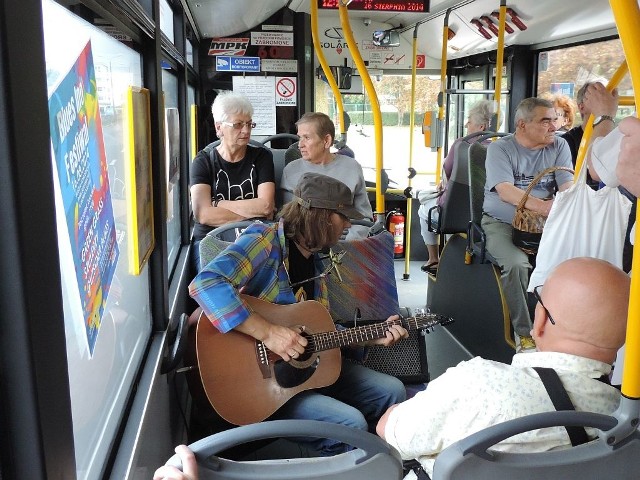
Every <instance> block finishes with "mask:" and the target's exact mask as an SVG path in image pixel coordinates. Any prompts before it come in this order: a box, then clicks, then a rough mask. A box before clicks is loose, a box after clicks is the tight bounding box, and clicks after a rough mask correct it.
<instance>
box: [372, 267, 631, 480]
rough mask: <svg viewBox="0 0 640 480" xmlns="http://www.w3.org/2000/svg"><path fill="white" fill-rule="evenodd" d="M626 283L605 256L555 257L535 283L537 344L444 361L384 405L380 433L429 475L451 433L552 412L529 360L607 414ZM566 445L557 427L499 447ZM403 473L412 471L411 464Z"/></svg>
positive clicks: (579, 403) (577, 402)
mask: <svg viewBox="0 0 640 480" xmlns="http://www.w3.org/2000/svg"><path fill="white" fill-rule="evenodd" d="M629 283H630V280H629V277H628V276H627V275H626V274H625V273H624V272H623V271H622V270H620V269H618V268H616V267H614V266H613V265H611V264H610V263H608V262H605V261H603V260H597V259H593V258H574V259H571V260H567V261H565V262H563V263H561V264H560V265H559V266H558V267H556V268H555V269H554V270H553V271H552V272H551V273H550V275H549V277H548V278H547V281H546V283H545V284H544V287H537V288H536V294H537V295H538V299H539V301H538V305H537V306H536V310H535V317H534V323H533V329H532V330H531V335H532V337H533V338H534V340H535V342H536V345H537V351H535V352H532V353H518V354H516V355H514V356H513V361H512V363H511V365H507V364H504V363H500V362H494V361H490V360H484V359H482V358H480V357H476V358H474V359H472V360H469V361H466V362H462V363H460V364H459V365H457V366H456V367H453V368H450V369H448V370H447V371H446V372H445V373H444V374H443V375H441V376H440V377H438V378H437V379H435V380H433V381H431V382H430V383H429V385H428V386H427V389H426V390H425V391H423V392H420V393H418V394H417V395H416V396H414V397H413V398H411V399H410V400H407V401H406V402H403V403H400V404H397V405H394V406H392V407H390V408H389V409H388V410H387V412H386V413H385V414H384V415H383V417H382V418H381V419H380V421H379V423H378V426H377V429H376V431H377V433H378V435H380V436H381V437H382V438H384V439H385V440H387V442H389V443H390V444H391V445H393V446H394V447H395V448H396V449H397V450H398V451H399V452H400V454H401V456H402V458H403V459H406V460H408V459H417V460H418V461H419V462H420V464H421V465H422V467H423V468H424V471H425V472H426V473H427V474H428V475H430V476H431V475H432V473H433V464H434V462H435V459H436V457H437V455H438V454H439V453H440V452H441V451H442V450H443V449H444V448H445V447H447V446H448V445H450V444H452V443H454V442H456V441H457V440H460V439H462V438H465V437H467V436H468V435H470V434H472V433H474V432H477V431H479V430H482V429H483V428H486V427H489V426H491V425H494V424H496V423H501V422H504V421H507V420H512V419H515V418H519V417H523V416H526V415H531V414H534V413H542V412H549V411H553V410H554V406H553V404H552V402H551V399H550V398H549V395H548V394H547V391H546V389H545V387H544V385H543V384H542V381H541V380H540V378H539V377H538V374H537V373H536V371H535V370H534V369H533V367H546V368H553V369H554V370H555V371H556V372H557V373H558V375H559V377H560V379H561V381H562V383H563V385H564V387H565V389H566V390H567V392H568V394H569V397H570V398H571V401H572V402H573V404H574V406H575V408H576V410H579V411H588V412H595V413H602V414H607V415H611V414H612V413H613V412H614V411H615V410H616V408H617V407H618V404H619V401H620V392H619V391H618V390H617V389H615V388H614V387H612V386H611V385H609V384H608V383H606V379H607V378H608V376H609V374H610V373H611V364H612V363H613V361H614V360H615V356H616V352H617V350H618V349H619V348H620V346H621V345H622V344H623V342H624V339H625V331H626V321H627V308H628V303H629ZM604 285H606V288H603V286H604ZM543 304H544V305H543ZM587 434H588V435H589V437H590V438H594V437H595V434H596V433H595V430H593V429H589V428H588V429H587ZM570 445H571V442H570V440H569V436H568V434H567V432H566V430H565V429H564V428H561V427H556V428H548V429H543V430H535V431H533V432H527V433H524V434H521V435H518V436H515V437H512V438H509V439H507V440H505V441H503V442H501V443H499V444H498V445H497V447H496V449H497V450H501V451H509V452H540V451H546V450H550V449H553V448H557V447H560V446H570ZM405 478H406V479H413V478H416V476H415V474H414V473H413V472H410V473H409V474H408V475H407V476H406V477H405Z"/></svg>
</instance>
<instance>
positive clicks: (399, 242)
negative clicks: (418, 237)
mask: <svg viewBox="0 0 640 480" xmlns="http://www.w3.org/2000/svg"><path fill="white" fill-rule="evenodd" d="M387 218H388V219H389V227H388V228H389V232H390V233H391V235H393V257H394V258H400V257H402V255H403V254H404V215H403V213H402V211H401V210H400V209H399V208H396V209H394V210H391V211H390V212H389V213H388V214H387Z"/></svg>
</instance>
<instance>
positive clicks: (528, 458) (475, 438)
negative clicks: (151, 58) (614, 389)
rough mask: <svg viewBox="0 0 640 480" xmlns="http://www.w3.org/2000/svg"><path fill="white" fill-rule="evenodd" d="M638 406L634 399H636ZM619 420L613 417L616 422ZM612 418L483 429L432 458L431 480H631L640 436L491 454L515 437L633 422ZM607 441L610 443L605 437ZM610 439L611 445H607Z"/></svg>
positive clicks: (532, 419) (542, 420)
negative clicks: (552, 429)
mask: <svg viewBox="0 0 640 480" xmlns="http://www.w3.org/2000/svg"><path fill="white" fill-rule="evenodd" d="M634 401H635V402H638V400H634ZM618 416H619V417H620V418H616V417H618ZM631 418H635V417H631V416H627V414H626V413H624V412H622V411H619V412H616V416H608V415H600V414H595V413H587V412H576V411H557V412H547V413H539V414H535V415H529V416H527V417H522V418H518V419H516V420H510V421H508V422H504V423H501V424H498V425H493V426H491V427H489V428H486V429H484V430H481V431H480V432H477V433H475V434H473V435H470V436H468V437H467V438H465V439H463V440H460V441H458V442H456V443H454V444H452V445H449V446H448V447H447V448H445V449H444V450H443V451H442V452H441V453H440V455H438V458H437V459H436V462H435V466H434V471H433V480H495V479H500V478H508V479H510V480H534V479H540V478H590V479H600V478H615V479H616V480H618V479H635V478H638V472H639V471H640V432H638V430H637V429H633V431H632V433H631V435H629V436H626V437H620V438H622V440H620V438H616V436H615V435H609V436H607V435H604V434H603V435H601V437H600V438H599V439H598V440H594V441H592V442H589V443H586V444H584V445H579V446H577V447H571V448H567V449H562V450H552V451H547V452H539V453H506V452H498V451H491V450H489V449H490V448H491V447H492V446H493V445H495V444H496V443H498V442H500V441H502V440H504V439H506V438H509V437H511V436H513V435H517V434H519V433H523V432H528V431H531V430H537V429H540V428H547V427H553V426H571V425H574V426H583V427H594V428H598V429H600V430H602V431H608V430H611V429H612V428H617V427H616V425H619V424H620V423H623V422H631V420H630V419H631ZM607 437H608V438H607ZM610 439H613V441H612V442H611V445H610V444H609V442H608V441H607V440H610Z"/></svg>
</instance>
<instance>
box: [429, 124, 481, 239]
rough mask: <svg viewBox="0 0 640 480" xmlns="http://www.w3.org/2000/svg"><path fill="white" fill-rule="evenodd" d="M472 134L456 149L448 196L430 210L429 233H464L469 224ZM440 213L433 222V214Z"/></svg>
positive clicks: (473, 134)
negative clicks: (469, 170) (469, 171)
mask: <svg viewBox="0 0 640 480" xmlns="http://www.w3.org/2000/svg"><path fill="white" fill-rule="evenodd" d="M476 136H477V134H476V133H472V134H471V135H468V136H466V137H464V138H463V139H461V141H460V142H459V143H458V146H457V147H456V149H455V155H454V158H453V169H452V170H451V177H450V178H449V180H448V181H447V195H446V198H445V201H444V203H443V205H436V206H433V207H431V208H430V209H429V216H428V221H427V225H428V227H429V231H431V232H434V233H437V234H440V235H443V234H451V233H463V232H466V230H467V225H468V224H469V208H468V206H467V205H468V204H469V174H468V164H469V147H470V145H471V144H470V143H469V142H468V139H470V138H474V137H476ZM435 210H437V211H438V219H437V221H436V220H431V217H432V215H433V213H432V212H434V211H435Z"/></svg>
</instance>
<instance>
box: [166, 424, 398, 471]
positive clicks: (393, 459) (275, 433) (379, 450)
mask: <svg viewBox="0 0 640 480" xmlns="http://www.w3.org/2000/svg"><path fill="white" fill-rule="evenodd" d="M282 437H285V438H287V437H314V438H332V439H336V440H339V441H341V442H343V443H346V444H348V445H351V446H353V447H355V449H354V450H351V451H349V452H346V453H342V454H339V455H335V456H333V457H313V458H291V459H275V460H261V461H251V462H247V461H232V460H227V459H224V458H221V457H218V456H217V454H218V453H220V452H222V451H224V450H227V449H229V448H231V447H235V446H238V445H241V444H244V443H247V442H252V441H255V440H262V439H269V438H282ZM190 448H191V450H193V452H194V453H195V456H196V460H197V462H198V478H200V480H232V479H235V480H240V479H242V480H253V479H256V480H257V479H260V480H269V479H277V480H303V479H304V480H321V479H322V480H331V479H335V480H338V479H340V480H370V479H384V480H400V479H401V478H402V475H403V469H402V460H401V459H400V455H399V453H398V452H397V451H396V450H395V449H393V447H391V446H390V445H389V444H387V443H386V442H385V441H384V440H382V439H381V438H379V437H377V436H376V435H373V434H371V433H369V432H365V431H362V430H357V429H354V428H350V427H347V426H344V425H338V424H333V423H327V422H320V421H316V420H275V421H267V422H261V423H256V424H252V425H245V426H242V427H238V428H234V429H231V430H226V431H224V432H220V433H217V434H215V435H211V436H209V437H207V438H204V439H202V440H199V441H197V442H195V443H193V444H191V445H190ZM167 463H169V464H170V465H173V466H176V467H178V468H181V463H180V459H179V458H178V456H177V455H174V456H173V457H171V458H170V459H169V461H168V462H167Z"/></svg>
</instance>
